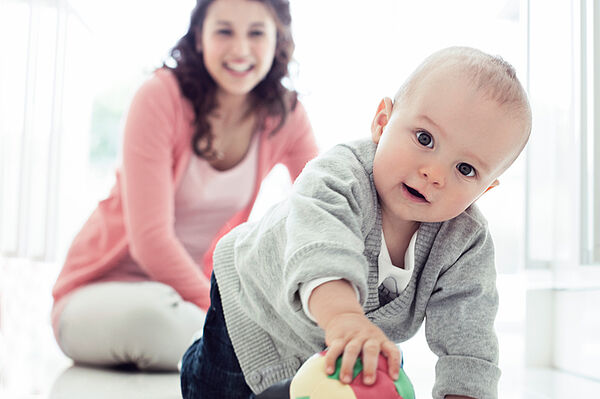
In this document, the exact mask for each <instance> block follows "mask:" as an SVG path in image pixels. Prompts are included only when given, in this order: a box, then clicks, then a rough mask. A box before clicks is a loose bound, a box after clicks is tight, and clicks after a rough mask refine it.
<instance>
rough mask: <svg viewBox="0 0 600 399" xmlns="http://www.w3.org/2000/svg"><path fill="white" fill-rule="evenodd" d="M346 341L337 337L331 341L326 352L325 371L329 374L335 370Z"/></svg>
mask: <svg viewBox="0 0 600 399" xmlns="http://www.w3.org/2000/svg"><path fill="white" fill-rule="evenodd" d="M345 344H346V343H345V341H344V340H342V339H336V340H334V341H332V342H331V345H329V347H328V348H327V353H326V354H325V372H326V373H327V374H333V373H334V372H335V362H336V361H337V359H338V357H340V356H341V355H342V353H343V352H344V346H345Z"/></svg>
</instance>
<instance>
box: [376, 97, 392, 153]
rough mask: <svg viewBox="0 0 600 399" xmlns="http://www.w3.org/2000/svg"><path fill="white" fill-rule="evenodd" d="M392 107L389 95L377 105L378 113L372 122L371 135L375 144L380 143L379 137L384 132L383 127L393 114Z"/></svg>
mask: <svg viewBox="0 0 600 399" xmlns="http://www.w3.org/2000/svg"><path fill="white" fill-rule="evenodd" d="M392 108H393V104H392V99H391V98H389V97H385V98H384V99H383V100H381V102H380V103H379V106H378V107H377V113H376V114H375V118H373V123H371V136H372V138H373V142H374V143H375V144H378V143H379V139H380V138H381V135H382V134H383V129H384V128H385V125H387V123H388V121H389V120H390V117H391V116H392Z"/></svg>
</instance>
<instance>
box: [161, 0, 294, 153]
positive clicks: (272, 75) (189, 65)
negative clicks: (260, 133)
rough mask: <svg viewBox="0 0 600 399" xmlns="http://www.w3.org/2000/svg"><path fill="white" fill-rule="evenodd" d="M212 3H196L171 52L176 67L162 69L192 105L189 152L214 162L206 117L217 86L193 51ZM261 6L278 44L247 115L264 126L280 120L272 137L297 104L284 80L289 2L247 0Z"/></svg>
mask: <svg viewBox="0 0 600 399" xmlns="http://www.w3.org/2000/svg"><path fill="white" fill-rule="evenodd" d="M214 1H215V0H197V2H196V7H195V8H194V10H193V11H192V15H191V19H190V26H189V28H188V31H187V33H186V34H185V35H184V36H183V37H182V38H181V39H179V41H178V42H177V44H176V45H175V47H173V49H171V58H172V59H173V60H174V61H175V66H173V67H171V66H168V65H166V63H165V64H164V65H163V68H168V69H170V70H172V71H173V73H174V74H175V77H176V78H177V81H178V83H179V87H180V89H181V92H182V93H183V95H184V97H186V98H187V99H188V100H189V101H190V102H191V104H192V106H193V109H194V113H195V119H194V127H195V131H194V134H193V136H192V143H191V144H192V148H193V150H194V153H195V154H196V155H198V156H199V157H202V158H206V159H214V158H215V157H216V155H217V153H216V151H215V150H214V149H213V147H212V143H213V135H212V132H211V126H210V123H209V122H208V115H209V114H210V113H211V112H212V111H213V110H214V109H215V108H216V107H217V105H218V104H217V99H216V92H217V84H216V83H215V81H214V79H213V78H212V77H211V75H210V74H209V73H208V71H207V69H206V66H205V65H204V60H203V57H202V54H201V53H199V52H197V51H196V39H200V38H199V37H197V36H199V35H197V32H202V26H203V24H204V19H205V18H206V12H207V9H208V7H209V6H210V5H211V4H212V3H213V2H214ZM248 1H258V2H260V3H263V4H264V5H265V6H266V7H267V8H268V9H269V10H270V11H271V13H272V15H273V18H274V19H275V25H276V26H277V44H276V48H275V57H274V59H273V64H272V65H271V69H270V70H269V72H268V73H267V75H266V76H265V78H264V79H263V80H262V81H261V82H259V83H258V85H256V87H254V88H253V89H252V91H251V92H250V101H251V103H250V112H256V113H257V114H258V115H259V123H260V124H261V125H263V123H264V120H265V118H266V117H267V116H274V117H277V118H279V121H278V124H277V125H276V126H275V128H274V129H273V131H272V132H271V134H275V133H276V132H277V131H278V130H279V129H280V128H281V127H282V126H283V125H284V123H285V120H286V118H287V116H288V114H289V112H290V111H292V110H293V109H294V108H295V106H296V103H297V93H296V91H294V90H290V89H287V88H286V87H285V86H284V84H283V80H284V78H286V77H289V71H288V64H289V63H290V61H291V59H292V54H293V52H294V40H293V38H292V32H291V23H292V18H291V15H290V6H289V1H288V0H248Z"/></svg>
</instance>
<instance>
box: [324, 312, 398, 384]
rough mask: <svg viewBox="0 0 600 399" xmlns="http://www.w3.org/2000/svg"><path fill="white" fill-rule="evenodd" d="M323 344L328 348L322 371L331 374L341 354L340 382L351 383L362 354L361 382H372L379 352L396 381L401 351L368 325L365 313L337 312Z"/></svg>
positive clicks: (328, 326)
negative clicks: (385, 359) (357, 360)
mask: <svg viewBox="0 0 600 399" xmlns="http://www.w3.org/2000/svg"><path fill="white" fill-rule="evenodd" d="M325 343H326V344H327V346H328V347H329V348H328V350H327V354H326V355H325V371H326V372H327V374H332V373H333V372H334V371H335V362H336V360H337V358H338V357H339V356H340V355H342V353H343V358H342V367H341V369H340V380H341V381H342V382H344V383H346V384H348V383H350V382H351V381H352V376H353V375H352V374H353V369H354V363H356V359H357V357H358V356H359V355H360V354H361V353H362V362H363V382H364V383H365V384H366V385H371V384H373V383H374V382H375V371H376V369H377V362H378V360H379V353H380V352H381V353H382V354H383V355H384V356H385V357H386V358H387V360H388V373H389V375H390V377H391V378H392V379H393V380H394V381H395V380H396V379H398V373H399V372H400V350H399V349H398V347H397V346H396V345H395V344H394V343H393V342H392V341H390V340H389V339H388V337H387V336H386V335H385V334H384V332H383V331H381V329H380V328H379V327H377V326H376V325H375V324H373V323H371V321H369V319H368V318H367V317H366V316H365V315H364V314H359V313H354V312H353V313H340V314H338V315H336V316H334V317H333V318H332V319H331V320H330V321H329V323H328V324H327V326H326V327H325Z"/></svg>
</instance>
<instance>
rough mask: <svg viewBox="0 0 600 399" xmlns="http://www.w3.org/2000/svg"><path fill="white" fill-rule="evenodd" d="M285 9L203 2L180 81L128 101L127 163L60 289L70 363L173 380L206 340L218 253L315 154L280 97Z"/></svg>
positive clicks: (247, 1)
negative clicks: (160, 373) (270, 185)
mask: <svg viewBox="0 0 600 399" xmlns="http://www.w3.org/2000/svg"><path fill="white" fill-rule="evenodd" d="M290 24H291V18H290V12H289V3H288V1H286V0H198V2H197V5H196V7H195V9H194V10H193V12H192V16H191V23H190V26H189V29H188V32H187V33H186V34H185V36H183V37H182V38H181V39H180V40H179V42H178V43H177V45H176V46H175V47H174V48H173V50H172V52H171V55H172V58H173V60H174V61H175V64H176V65H175V66H174V67H167V66H166V65H165V66H163V68H161V69H159V70H157V71H155V73H154V75H153V76H152V77H151V78H150V79H149V80H148V81H147V82H145V83H144V84H143V85H142V87H141V88H140V89H139V90H138V92H137V93H136V95H135V96H134V99H133V100H132V103H131V106H130V109H129V112H128V115H127V122H126V125H125V131H124V143H123V163H122V167H121V168H120V169H119V170H118V171H117V182H116V184H115V186H114V187H113V189H112V190H111V193H110V195H109V197H108V198H107V199H105V200H104V201H102V202H100V204H99V205H98V207H97V208H96V209H95V211H94V212H93V213H92V215H91V216H90V218H89V219H88V221H87V222H86V223H85V225H84V226H83V228H82V230H81V231H80V232H79V234H78V235H77V236H76V237H75V240H74V241H73V243H72V245H71V248H70V250H69V253H68V255H67V258H66V261H65V264H64V266H63V269H62V271H61V273H60V275H59V276H58V279H57V282H56V284H55V286H54V289H53V295H54V300H55V302H54V307H53V310H52V320H53V328H54V332H55V336H56V338H57V342H58V344H59V346H60V347H61V349H62V350H63V352H64V353H65V354H66V355H67V356H69V357H71V358H72V359H73V360H74V361H76V362H80V363H87V364H93V365H100V366H118V365H123V364H127V365H133V366H135V367H137V368H140V369H146V370H148V369H152V370H174V369H176V367H177V363H178V361H179V359H180V357H181V355H182V354H183V352H184V351H185V349H186V348H187V346H188V345H189V344H190V340H191V338H192V335H193V334H194V333H195V332H196V331H198V330H200V329H201V327H202V325H203V322H204V316H205V311H206V309H207V307H208V306H209V304H210V303H209V302H210V299H209V289H210V288H209V283H208V278H207V276H210V272H211V270H212V260H211V259H212V258H211V255H212V248H213V245H214V243H215V242H216V240H217V239H218V238H219V237H220V236H221V235H223V234H224V233H225V232H227V231H228V230H229V229H231V228H232V227H234V226H236V225H237V224H239V223H241V222H243V221H245V220H246V219H247V218H248V215H249V213H250V210H251V208H252V205H253V203H254V201H255V199H256V196H257V194H258V190H259V187H260V183H261V181H262V180H263V178H264V177H265V176H266V175H267V174H268V172H269V171H270V170H271V168H272V167H273V166H274V165H275V164H277V163H283V164H284V165H286V166H287V168H288V170H289V172H290V175H291V177H292V178H293V179H295V178H296V176H297V175H298V174H299V173H300V171H301V170H302V168H303V167H304V165H305V163H306V162H307V161H308V160H310V159H311V158H313V157H314V156H315V155H316V154H317V147H316V144H315V139H314V136H313V133H312V129H311V126H310V123H309V121H308V118H307V116H306V113H305V111H304V108H303V107H302V105H301V104H300V103H299V102H298V101H297V98H296V93H295V92H294V91H291V90H289V89H287V88H285V86H284V85H283V84H282V80H283V79H285V78H286V77H287V75H288V63H289V62H290V60H291V56H292V52H293V49H294V42H293V39H292V36H291V31H290Z"/></svg>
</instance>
